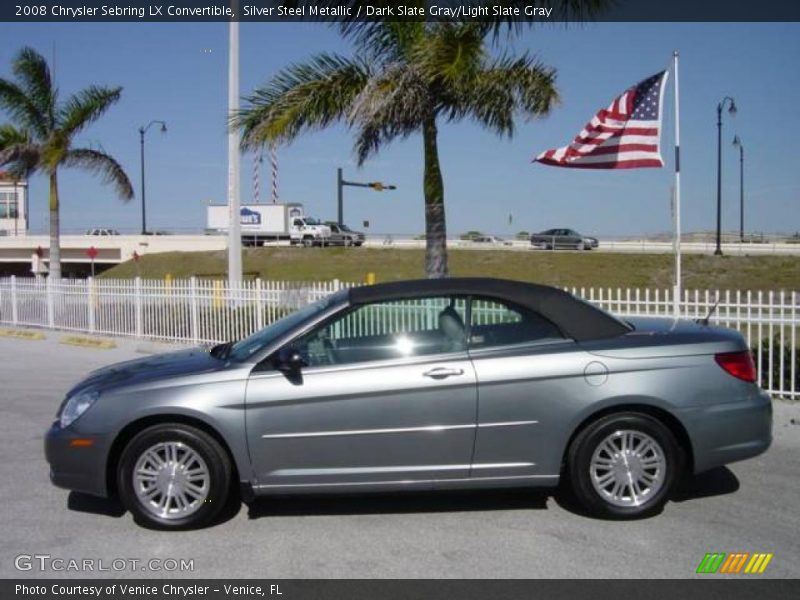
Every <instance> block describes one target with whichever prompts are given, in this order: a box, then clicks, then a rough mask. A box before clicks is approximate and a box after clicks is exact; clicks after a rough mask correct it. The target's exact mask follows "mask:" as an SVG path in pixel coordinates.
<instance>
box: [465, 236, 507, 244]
mask: <svg viewBox="0 0 800 600" xmlns="http://www.w3.org/2000/svg"><path fill="white" fill-rule="evenodd" d="M472 242H473V243H474V244H482V245H485V246H511V245H512V243H511V242H510V241H508V240H504V239H503V238H500V237H497V236H496V235H479V236H476V237H474V238H472Z"/></svg>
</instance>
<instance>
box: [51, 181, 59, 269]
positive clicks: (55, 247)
mask: <svg viewBox="0 0 800 600" xmlns="http://www.w3.org/2000/svg"><path fill="white" fill-rule="evenodd" d="M58 229H59V224H58V175H57V174H56V171H55V170H53V171H52V172H51V173H50V279H55V280H58V279H61V241H60V239H59V231H58Z"/></svg>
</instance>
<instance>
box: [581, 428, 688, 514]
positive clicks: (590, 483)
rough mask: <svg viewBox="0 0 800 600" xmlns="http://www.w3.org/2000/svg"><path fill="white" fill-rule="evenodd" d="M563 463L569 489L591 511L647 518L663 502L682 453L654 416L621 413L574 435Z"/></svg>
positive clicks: (679, 463) (673, 438)
mask: <svg viewBox="0 0 800 600" xmlns="http://www.w3.org/2000/svg"><path fill="white" fill-rule="evenodd" d="M567 467H568V470H569V478H570V483H571V486H572V490H573V492H574V493H575V495H576V497H577V499H578V500H579V502H580V503H581V504H582V505H583V506H584V508H586V509H587V510H588V511H589V512H590V513H592V514H593V515H596V516H601V517H610V518H637V517H646V516H650V515H653V514H656V513H658V512H659V511H660V510H661V508H662V507H663V505H664V503H665V502H666V501H667V499H668V497H669V493H670V490H671V488H672V486H673V484H674V482H675V481H676V479H677V477H678V473H679V471H680V470H681V467H682V454H681V451H680V448H679V446H678V444H677V442H676V441H675V436H673V434H672V432H671V431H670V430H669V429H668V428H667V427H666V426H665V425H664V424H663V423H661V422H660V421H658V420H657V419H655V418H653V417H651V416H649V415H645V414H641V413H619V414H614V415H608V416H606V417H603V418H601V419H598V420H597V421H595V422H594V423H591V424H590V425H589V426H587V427H586V428H585V429H584V430H583V431H581V432H580V433H579V434H578V436H577V437H576V438H575V440H574V441H573V443H572V445H571V446H570V450H569V454H568V459H567Z"/></svg>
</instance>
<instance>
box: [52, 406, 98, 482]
mask: <svg viewBox="0 0 800 600" xmlns="http://www.w3.org/2000/svg"><path fill="white" fill-rule="evenodd" d="M78 439H81V440H85V439H91V440H93V444H92V445H91V446H73V445H72V443H73V441H74V440H78ZM44 454H45V458H46V459H47V462H48V463H50V481H51V482H52V483H53V485H56V486H58V487H60V488H65V489H68V490H73V491H76V492H84V493H86V494H92V495H95V496H102V497H107V496H108V486H107V484H106V458H107V455H108V448H107V445H106V443H105V439H104V438H103V437H98V436H90V435H85V434H81V433H77V432H74V431H71V430H70V429H69V428H66V429H64V428H62V427H61V425H60V424H59V422H58V421H56V422H54V423H53V424H52V425H51V426H50V429H48V431H47V433H46V434H45V436H44Z"/></svg>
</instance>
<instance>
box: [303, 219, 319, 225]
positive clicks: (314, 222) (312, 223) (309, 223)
mask: <svg viewBox="0 0 800 600" xmlns="http://www.w3.org/2000/svg"><path fill="white" fill-rule="evenodd" d="M303 220H304V221H305V222H306V225H322V223H320V222H319V221H317V220H316V219H312V218H311V217H304V218H303Z"/></svg>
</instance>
